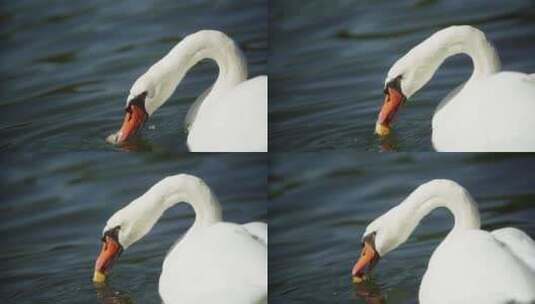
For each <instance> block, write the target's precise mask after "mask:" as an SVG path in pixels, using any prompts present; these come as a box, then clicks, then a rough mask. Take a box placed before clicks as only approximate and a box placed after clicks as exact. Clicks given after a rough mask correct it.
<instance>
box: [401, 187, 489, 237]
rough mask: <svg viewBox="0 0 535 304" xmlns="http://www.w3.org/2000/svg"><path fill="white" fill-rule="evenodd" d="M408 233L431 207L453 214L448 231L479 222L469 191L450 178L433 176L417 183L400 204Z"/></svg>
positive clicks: (469, 226) (473, 226)
mask: <svg viewBox="0 0 535 304" xmlns="http://www.w3.org/2000/svg"><path fill="white" fill-rule="evenodd" d="M398 207H399V208H400V211H401V214H403V215H404V219H403V220H404V222H405V223H406V224H407V225H406V226H405V227H406V228H407V229H408V234H410V233H412V231H413V230H414V229H415V228H416V226H417V225H418V224H419V223H420V221H421V220H422V219H423V218H424V217H425V216H426V215H428V214H429V213H431V212H432V211H433V210H434V209H437V208H441V207H444V208H446V209H448V210H449V211H450V212H451V213H452V214H453V218H454V226H453V229H452V230H451V232H450V234H451V233H455V232H458V231H463V230H468V229H479V228H480V226H481V223H480V217H479V211H478V208H477V204H476V202H475V201H474V199H473V198H472V197H471V196H470V194H469V193H468V192H467V191H466V189H464V188H463V187H461V186H460V185H458V184H457V183H454V182H452V181H447V180H435V181H432V182H429V183H426V184H424V185H422V186H420V187H418V188H417V189H416V190H415V191H414V192H412V193H411V194H410V195H409V196H408V197H407V198H406V199H405V200H404V201H403V202H402V203H401V204H400V205H399V206H398Z"/></svg>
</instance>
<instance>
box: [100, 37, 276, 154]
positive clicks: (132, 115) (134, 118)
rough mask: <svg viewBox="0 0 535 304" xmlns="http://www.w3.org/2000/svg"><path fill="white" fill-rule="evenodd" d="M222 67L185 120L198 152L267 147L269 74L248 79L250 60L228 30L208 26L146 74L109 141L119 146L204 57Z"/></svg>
mask: <svg viewBox="0 0 535 304" xmlns="http://www.w3.org/2000/svg"><path fill="white" fill-rule="evenodd" d="M207 58H208V59H213V60H214V61H215V62H216V63H217V65H218V67H219V75H218V77H217V80H216V81H215V83H214V84H213V86H211V87H210V88H209V89H208V90H206V91H205V92H204V93H203V94H202V95H201V96H199V98H198V99H197V100H196V101H195V103H194V104H193V105H192V107H191V108H190V110H189V112H188V115H187V118H186V120H185V125H186V126H185V128H186V130H187V131H188V139H187V144H188V148H189V149H190V150H191V151H193V152H266V151H267V136H268V135H267V82H268V80H267V76H258V77H255V78H252V79H249V80H247V62H246V59H245V56H244V55H243V54H242V52H241V51H240V49H239V48H238V46H237V45H236V44H235V43H234V41H232V39H230V38H229V37H228V36H226V35H225V34H223V33H221V32H218V31H212V30H203V31H199V32H197V33H194V34H191V35H189V36H187V37H186V38H184V39H183V40H182V41H181V42H179V43H178V44H177V45H176V46H175V47H174V48H173V49H171V51H170V52H169V53H168V54H167V55H165V56H164V57H163V58H162V59H160V60H159V61H158V62H156V63H155V64H154V65H153V66H151V67H150V68H149V70H148V71H147V72H146V73H145V74H143V75H141V77H139V78H138V79H137V80H136V82H135V83H134V85H133V86H132V88H131V89H130V95H129V96H128V98H127V100H126V115H125V118H124V121H123V125H122V127H121V129H120V130H119V131H118V132H117V133H114V134H112V135H110V136H109V137H108V139H107V141H108V142H110V143H113V144H119V143H122V142H124V141H126V140H127V139H128V138H130V137H131V136H132V135H133V134H135V133H136V132H137V131H138V130H139V129H140V128H141V127H142V125H143V123H144V122H145V120H146V119H147V118H148V117H149V116H151V115H152V114H153V113H154V112H155V111H156V110H157V109H158V108H159V107H160V106H162V105H163V104H164V103H165V102H166V101H167V100H168V99H169V97H170V96H171V95H172V94H173V92H174V90H175V88H176V87H177V86H178V84H179V83H180V82H181V81H182V79H183V78H184V76H185V75H186V73H187V72H188V70H189V69H191V68H192V67H193V66H194V65H195V64H196V63H197V62H199V61H201V60H203V59H207Z"/></svg>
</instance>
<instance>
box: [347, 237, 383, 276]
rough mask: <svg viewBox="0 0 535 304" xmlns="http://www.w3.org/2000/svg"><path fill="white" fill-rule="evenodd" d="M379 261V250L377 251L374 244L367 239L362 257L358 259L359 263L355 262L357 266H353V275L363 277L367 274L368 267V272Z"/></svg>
mask: <svg viewBox="0 0 535 304" xmlns="http://www.w3.org/2000/svg"><path fill="white" fill-rule="evenodd" d="M378 261H379V254H378V253H377V251H375V249H374V248H373V245H371V244H370V243H369V242H367V241H365V242H364V248H362V252H361V254H360V258H359V259H358V261H357V263H355V266H353V270H352V271H351V274H352V275H353V277H357V278H362V277H363V276H364V274H365V269H368V272H369V271H371V270H372V268H373V267H374V266H375V264H377V262H378Z"/></svg>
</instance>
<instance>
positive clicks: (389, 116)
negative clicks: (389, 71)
mask: <svg viewBox="0 0 535 304" xmlns="http://www.w3.org/2000/svg"><path fill="white" fill-rule="evenodd" d="M404 100H405V96H403V94H401V93H400V92H399V91H398V90H396V89H395V88H392V87H388V88H387V93H386V94H385V101H384V103H383V106H382V108H381V111H380V112H379V117H378V118H377V122H376V123H375V133H377V134H378V135H380V136H385V135H388V134H389V133H390V123H391V122H392V120H393V119H394V115H395V114H396V113H397V111H398V110H399V107H400V106H401V104H402V103H403V101H404Z"/></svg>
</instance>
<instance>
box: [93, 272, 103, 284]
mask: <svg viewBox="0 0 535 304" xmlns="http://www.w3.org/2000/svg"><path fill="white" fill-rule="evenodd" d="M105 281H106V275H105V274H104V273H102V272H100V271H98V270H95V273H94V274H93V282H94V283H104V282H105Z"/></svg>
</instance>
